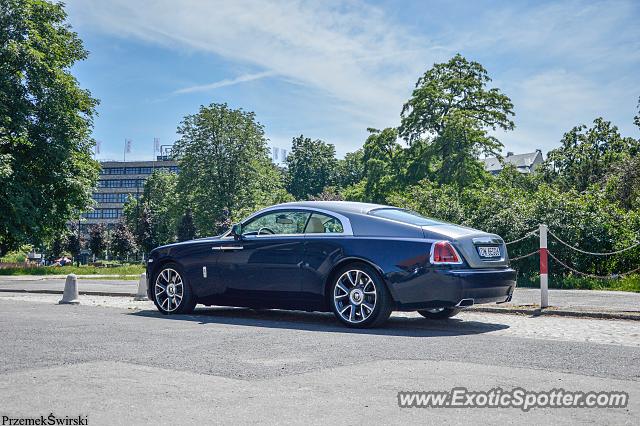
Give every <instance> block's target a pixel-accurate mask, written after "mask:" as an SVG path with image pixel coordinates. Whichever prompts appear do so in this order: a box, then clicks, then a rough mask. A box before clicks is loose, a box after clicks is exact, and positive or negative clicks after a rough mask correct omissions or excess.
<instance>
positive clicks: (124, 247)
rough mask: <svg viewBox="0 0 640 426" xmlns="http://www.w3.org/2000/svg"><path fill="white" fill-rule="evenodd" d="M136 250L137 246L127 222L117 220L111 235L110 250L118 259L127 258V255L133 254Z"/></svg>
mask: <svg viewBox="0 0 640 426" xmlns="http://www.w3.org/2000/svg"><path fill="white" fill-rule="evenodd" d="M137 250H138V247H137V246H136V242H135V239H134V237H133V233H132V232H131V230H130V229H129V227H128V226H127V224H126V223H125V222H123V221H120V222H118V223H117V224H116V226H115V229H114V230H113V235H112V236H111V252H112V253H113V255H114V256H115V257H116V258H118V259H120V260H125V259H127V260H128V258H129V255H130V254H134V253H135V252H136V251H137Z"/></svg>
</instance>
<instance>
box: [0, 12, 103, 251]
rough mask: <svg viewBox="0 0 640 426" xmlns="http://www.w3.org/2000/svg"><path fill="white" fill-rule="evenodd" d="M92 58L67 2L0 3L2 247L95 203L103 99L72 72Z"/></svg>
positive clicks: (42, 235) (46, 232) (48, 229)
mask: <svg viewBox="0 0 640 426" xmlns="http://www.w3.org/2000/svg"><path fill="white" fill-rule="evenodd" d="M86 57H87V51H86V50H85V49H84V47H83V46H82V42H81V40H80V39H79V38H78V36H77V34H76V33H74V32H73V31H71V30H70V27H69V25H68V24H67V22H66V13H65V11H64V8H63V5H62V4H61V3H50V2H48V1H45V0H5V1H3V2H2V6H0V206H2V214H1V215H0V253H2V252H4V251H7V250H8V249H10V248H13V247H17V246H19V245H20V244H21V243H23V242H31V243H34V244H36V245H37V244H39V243H40V242H42V241H44V240H48V239H51V238H53V237H54V236H55V235H57V234H59V233H61V232H62V230H63V229H64V227H65V224H66V222H67V221H68V220H70V219H72V218H74V217H77V215H78V213H77V212H80V211H84V210H86V208H88V207H89V206H90V204H91V190H92V188H93V187H94V185H95V182H96V180H97V178H98V171H99V164H98V162H97V161H94V160H93V159H92V158H91V149H92V147H93V140H92V139H91V138H90V133H91V127H92V121H93V116H94V113H95V107H96V105H97V100H95V99H93V98H92V97H91V95H90V93H89V92H88V91H87V90H83V89H81V88H80V87H79V85H78V82H77V81H76V79H75V78H74V77H73V75H72V74H71V72H70V68H71V67H72V66H73V65H74V63H75V62H77V61H80V60H83V59H85V58H86Z"/></svg>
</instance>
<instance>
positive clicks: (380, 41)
mask: <svg viewBox="0 0 640 426" xmlns="http://www.w3.org/2000/svg"><path fill="white" fill-rule="evenodd" d="M68 3H69V6H68V9H69V11H70V15H71V16H72V19H73V23H74V26H75V27H76V28H79V29H80V30H82V29H86V30H87V31H96V30H97V31H102V32H104V33H108V34H110V35H115V36H119V37H124V38H133V39H136V40H143V41H146V42H149V43H154V44H158V45H162V46H165V47H168V48H170V49H175V50H179V51H187V52H189V51H193V52H207V53H211V54H214V55H218V56H220V57H222V58H225V59H226V60H229V61H231V62H235V63H238V64H240V65H241V68H242V67H244V69H251V70H252V71H253V72H252V73H251V74H245V75H241V76H239V77H236V78H229V79H224V80H221V81H217V82H213V83H210V84H202V85H195V86H191V87H176V88H170V89H169V91H171V90H172V89H173V91H174V92H173V93H174V94H186V93H194V92H198V91H206V90H213V89H216V88H219V87H224V86H229V85H232V84H238V83H242V82H245V81H250V80H255V79H258V78H264V77H267V76H277V77H278V79H279V80H283V81H289V82H293V83H296V84H299V85H301V86H303V87H304V88H306V89H311V90H307V92H309V93H311V94H313V95H314V96H317V97H318V98H321V99H319V102H322V103H324V104H330V106H329V107H326V105H325V106H324V110H331V111H332V113H333V116H332V117H331V119H330V120H324V121H322V122H321V123H318V125H319V126H322V125H325V126H327V124H329V125H334V124H335V127H336V131H335V132H333V133H332V136H335V139H336V140H330V142H338V141H340V140H342V141H348V142H342V144H343V145H344V146H340V143H336V147H337V148H338V151H339V152H345V151H346V150H350V149H354V148H356V147H358V146H359V145H361V144H362V141H363V140H364V137H366V135H365V129H366V127H369V126H373V127H378V128H382V127H385V126H391V125H397V124H398V122H399V112H400V109H401V107H402V104H403V102H405V101H406V99H407V98H408V97H409V95H410V93H411V89H412V88H413V84H414V83H415V81H416V80H417V78H418V77H419V76H420V75H421V74H422V73H423V72H424V71H425V70H426V69H427V68H429V67H430V66H431V65H432V64H433V63H434V62H441V61H443V60H446V59H447V58H448V57H450V56H451V55H452V54H453V53H455V52H457V51H460V52H461V53H463V54H464V55H465V56H467V57H469V58H470V59H474V60H480V61H481V62H483V64H484V65H485V66H486V67H487V69H488V70H489V74H490V75H491V76H492V77H495V78H496V81H495V82H494V83H495V85H496V86H498V87H500V88H501V89H502V90H503V91H504V92H505V93H506V94H507V95H509V96H510V97H512V99H513V101H514V104H515V107H516V114H517V115H516V124H517V128H516V131H515V132H510V133H506V134H504V135H500V138H501V140H503V142H505V145H507V147H508V149H509V150H514V151H518V150H522V151H524V150H530V149H533V148H536V147H541V148H543V149H549V148H551V147H553V146H554V145H556V144H557V143H558V141H559V139H560V137H561V136H562V133H563V131H566V130H568V129H569V128H571V127H572V126H574V125H577V124H580V123H583V122H586V123H589V122H590V121H591V120H592V119H593V118H595V117H596V116H600V115H602V116H604V117H606V118H608V119H611V120H613V121H614V122H616V124H618V125H620V126H621V127H623V122H625V120H626V118H624V117H626V116H627V115H629V117H632V116H633V113H634V112H635V102H636V100H637V96H638V94H639V93H638V91H640V83H639V80H638V74H637V69H638V65H639V63H640V26H639V25H634V23H636V22H637V16H638V5H637V3H634V2H633V1H629V2H582V1H577V0H576V1H567V2H561V3H540V4H538V3H535V2H534V3H533V4H531V3H528V4H525V3H504V4H495V3H488V4H485V5H482V4H481V5H479V6H475V3H473V4H471V3H470V5H469V6H467V7H461V6H460V5H459V4H458V5H454V6H450V5H446V6H444V5H443V6H442V7H438V8H437V9H436V8H431V9H432V10H430V11H429V12H428V13H429V18H430V19H431V20H432V21H437V22H438V23H442V27H441V28H440V27H439V28H440V30H439V31H438V33H437V34H436V33H430V32H429V31H430V28H429V25H428V24H425V25H423V27H420V28H409V27H406V26H404V25H402V24H401V23H399V22H395V21H394V20H393V18H392V17H391V16H392V14H389V13H387V12H386V11H385V10H383V9H381V8H379V7H376V6H372V5H370V4H367V3H364V2H359V1H358V0H327V1H303V0H297V1H296V0H293V1H289V2H285V1H276V0H271V1H269V0H263V1H250V0H235V1H201V0H181V1H175V0H136V1H131V0H110V1H102V0H94V1H90V0H71V1H69V2H68ZM390 5H391V4H390V3H387V6H390ZM399 5H401V6H402V2H401V3H399ZM474 6H475V7H477V9H476V8H474ZM390 7H391V6H390ZM424 9H425V10H429V6H426V7H425V8H424ZM460 9H465V10H462V11H461V10H460ZM478 10H479V11H480V12H477V11H478ZM474 11H475V12H474ZM476 12H477V13H476ZM424 13H425V16H426V13H427V12H424ZM425 22H428V19H425ZM416 25H420V18H419V17H417V18H416ZM429 35H430V36H432V37H433V39H431V38H430V37H429ZM634 70H635V71H634ZM183 84H184V83H183ZM634 91H635V92H634ZM314 118H315V117H311V118H309V120H308V121H313V120H314ZM323 118H326V117H323ZM283 120H285V121H286V119H283ZM337 120H340V122H341V123H342V124H338V123H337ZM627 121H629V123H630V122H631V121H630V120H627ZM296 125H298V123H297V124H296ZM356 128H357V129H361V130H360V131H357V130H354V129H356ZM630 128H631V127H630ZM631 129H632V130H633V128H631ZM285 130H286V132H288V131H289V129H288V128H287V129H285ZM305 130H308V128H305V129H299V130H298V127H296V131H295V132H296V133H299V132H302V131H305ZM340 131H342V132H343V135H339V134H338V133H339V132H340ZM286 132H285V133H286ZM635 132H636V133H637V130H635ZM279 135H282V136H281V137H282V138H283V140H284V139H286V138H288V137H289V136H286V135H284V134H283V133H280V134H279ZM310 136H312V137H317V136H316V135H315V134H314V135H310ZM341 136H342V137H341ZM275 139H280V138H275Z"/></svg>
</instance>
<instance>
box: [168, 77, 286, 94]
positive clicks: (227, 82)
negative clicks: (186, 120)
mask: <svg viewBox="0 0 640 426" xmlns="http://www.w3.org/2000/svg"><path fill="white" fill-rule="evenodd" d="M273 75H274V73H272V72H259V73H254V74H243V75H241V76H238V77H236V78H225V79H223V80H220V81H215V82H213V83H209V84H201V85H196V86H189V87H183V88H182V89H178V90H175V91H174V92H173V93H174V94H176V95H181V94H185V93H194V92H208V91H209V90H214V89H219V88H221V87H228V86H233V85H235V84H239V83H246V82H248V81H253V80H258V79H261V78H265V77H271V76H273Z"/></svg>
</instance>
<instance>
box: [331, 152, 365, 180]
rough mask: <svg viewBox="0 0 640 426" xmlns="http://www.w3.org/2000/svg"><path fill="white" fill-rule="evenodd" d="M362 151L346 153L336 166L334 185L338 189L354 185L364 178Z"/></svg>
mask: <svg viewBox="0 0 640 426" xmlns="http://www.w3.org/2000/svg"><path fill="white" fill-rule="evenodd" d="M363 156H364V150H363V149H358V150H356V151H354V152H348V153H347V154H346V155H345V156H344V158H343V159H340V160H338V162H337V164H336V171H335V179H334V184H335V185H336V186H337V187H339V188H346V187H347V186H349V185H354V184H356V183H358V182H360V181H361V180H362V178H363V177H364V161H363V160H362V157H363Z"/></svg>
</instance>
